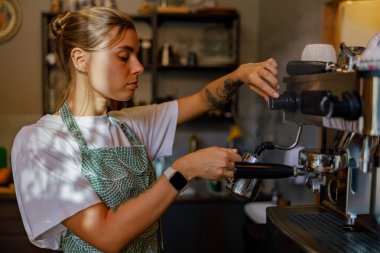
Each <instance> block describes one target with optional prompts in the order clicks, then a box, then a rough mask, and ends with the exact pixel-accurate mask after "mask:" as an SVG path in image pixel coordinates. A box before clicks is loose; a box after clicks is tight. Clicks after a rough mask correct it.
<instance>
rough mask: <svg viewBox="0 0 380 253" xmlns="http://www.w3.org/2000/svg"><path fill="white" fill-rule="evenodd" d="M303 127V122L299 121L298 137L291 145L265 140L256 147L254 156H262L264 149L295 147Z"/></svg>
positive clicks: (288, 148)
mask: <svg viewBox="0 0 380 253" xmlns="http://www.w3.org/2000/svg"><path fill="white" fill-rule="evenodd" d="M302 127H303V124H302V123H298V131H297V135H296V139H295V141H294V143H293V144H291V145H290V146H283V145H277V144H274V143H273V142H270V141H266V142H263V143H261V144H260V145H258V146H257V147H256V149H255V152H254V156H255V157H260V155H261V153H262V152H263V151H264V150H273V149H280V150H290V149H293V148H295V147H296V146H297V144H298V142H299V140H300V137H301V133H302Z"/></svg>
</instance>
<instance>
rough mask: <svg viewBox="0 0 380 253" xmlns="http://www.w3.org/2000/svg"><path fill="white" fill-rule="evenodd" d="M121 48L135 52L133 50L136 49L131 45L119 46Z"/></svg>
mask: <svg viewBox="0 0 380 253" xmlns="http://www.w3.org/2000/svg"><path fill="white" fill-rule="evenodd" d="M119 48H120V49H124V50H126V51H129V52H133V51H135V50H134V48H133V47H131V46H121V47H119Z"/></svg>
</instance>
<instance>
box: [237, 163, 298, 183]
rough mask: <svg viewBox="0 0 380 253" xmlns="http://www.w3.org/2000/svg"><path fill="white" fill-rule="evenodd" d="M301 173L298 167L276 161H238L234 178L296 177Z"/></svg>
mask: <svg viewBox="0 0 380 253" xmlns="http://www.w3.org/2000/svg"><path fill="white" fill-rule="evenodd" d="M300 174H304V173H300V171H299V169H298V168H297V167H292V166H288V165H284V164H275V163H246V162H236V163H235V170H234V178H235V179H237V178H249V179H253V178H261V179H272V178H287V177H294V176H297V175H300Z"/></svg>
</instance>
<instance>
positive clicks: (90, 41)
mask: <svg viewBox="0 0 380 253" xmlns="http://www.w3.org/2000/svg"><path fill="white" fill-rule="evenodd" d="M115 27H118V28H119V30H118V32H117V34H116V35H115V36H111V30H113V29H114V28H115ZM128 29H133V30H136V28H135V25H134V23H133V20H132V19H131V18H130V17H129V16H128V15H127V14H125V13H123V12H121V11H118V10H115V9H112V8H106V7H93V8H85V9H81V10H79V11H73V12H65V13H63V14H61V15H58V16H56V17H55V18H54V19H53V20H52V21H51V22H50V24H49V37H50V39H52V40H53V41H54V44H55V54H56V57H57V61H58V65H59V67H60V68H61V69H62V70H63V71H64V72H65V76H66V80H65V82H66V83H67V85H66V89H65V91H63V92H62V96H61V98H60V99H59V101H57V109H58V108H60V107H61V106H62V104H63V102H64V101H65V100H66V99H67V97H68V95H69V92H70V89H71V85H70V84H71V81H72V79H73V76H72V74H73V73H74V72H73V66H72V62H71V50H72V49H73V48H75V47H78V48H81V49H83V50H85V51H97V50H101V49H104V48H108V47H109V46H111V45H112V44H113V43H115V42H116V41H117V40H118V39H120V38H121V37H122V36H123V34H124V32H125V31H126V30H128Z"/></svg>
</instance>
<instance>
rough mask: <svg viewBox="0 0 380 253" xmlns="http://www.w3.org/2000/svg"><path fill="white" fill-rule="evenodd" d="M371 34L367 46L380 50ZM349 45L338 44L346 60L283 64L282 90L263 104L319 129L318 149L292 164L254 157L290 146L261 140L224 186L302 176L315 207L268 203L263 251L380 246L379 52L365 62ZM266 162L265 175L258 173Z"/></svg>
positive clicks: (356, 249)
mask: <svg viewBox="0 0 380 253" xmlns="http://www.w3.org/2000/svg"><path fill="white" fill-rule="evenodd" d="M377 37H378V38H377V39H378V40H377V42H376V43H372V44H374V45H373V47H374V48H375V49H376V50H377V51H376V54H379V50H380V34H378V35H377ZM378 49H379V50H378ZM354 50H355V48H353V47H351V48H349V47H347V46H346V45H345V44H344V43H342V45H341V53H344V54H345V55H346V56H347V59H348V61H347V63H348V64H347V65H345V66H343V65H336V64H332V63H321V62H300V61H299V62H289V63H288V65H287V73H288V74H289V76H287V77H285V78H284V83H285V85H286V87H285V91H284V92H283V93H282V94H281V95H280V97H279V98H277V99H271V100H270V102H269V107H270V109H271V110H282V111H283V115H284V119H285V121H286V122H294V123H297V124H298V125H299V127H300V129H301V128H302V126H303V125H314V126H317V127H320V128H321V130H322V131H321V133H322V135H321V139H322V141H321V143H322V144H321V147H318V148H307V149H303V150H301V151H300V152H299V165H298V166H294V167H291V166H285V165H273V164H272V165H271V164H260V163H258V156H259V154H260V152H262V151H263V150H266V149H275V148H280V149H287V148H288V149H289V148H292V147H294V146H295V145H291V146H289V147H281V146H278V145H277V146H276V145H274V144H273V143H269V144H268V143H266V144H264V145H261V150H260V151H259V152H255V154H254V155H253V157H254V158H256V159H252V157H251V158H249V157H248V158H249V159H246V160H245V161H243V163H241V164H237V165H236V169H235V179H234V182H230V183H229V184H227V188H228V189H230V190H231V191H233V192H235V193H237V194H239V195H242V193H244V194H243V196H244V195H245V196H247V194H246V193H245V192H244V191H242V190H241V189H240V188H242V186H243V183H244V184H245V185H248V183H250V184H251V186H252V185H254V183H253V181H249V179H251V180H252V179H255V180H256V181H255V183H256V184H257V182H258V179H257V176H258V178H261V179H262V178H273V177H275V176H273V175H275V174H276V175H278V176H277V177H278V178H280V177H287V176H297V175H299V174H303V175H306V176H307V180H306V184H305V190H312V191H313V192H314V193H315V196H316V197H315V200H316V201H315V205H307V206H306V205H305V206H287V207H269V208H267V241H268V242H269V243H267V245H268V252H371V253H372V252H380V144H379V139H380V58H379V59H376V60H375V61H372V62H371V61H369V62H366V60H365V59H366V58H360V57H361V56H360V54H361V53H363V50H362V48H361V49H360V54H355V52H354ZM372 52H374V51H372ZM364 53H365V51H364ZM364 53H363V54H364ZM369 55H370V56H372V55H374V54H373V53H372V54H369ZM360 59H361V62H360V61H359V60H360ZM363 59H364V60H363ZM322 65H325V67H323V68H321V66H322ZM300 132H301V131H300V130H299V134H300ZM299 134H298V135H297V140H296V141H295V143H294V144H296V143H297V142H298V139H299ZM244 157H246V155H245V156H243V158H244ZM299 166H301V167H299ZM267 167H271V168H272V169H273V173H272V176H271V174H265V173H262V172H264V171H265V169H268V168H267ZM249 168H250V169H249ZM256 170H259V172H257V171H256ZM279 171H281V173H278V172H279ZM264 174H265V175H264ZM239 187H240V188H239ZM235 188H236V189H235ZM246 188H249V187H248V186H246V187H245V188H244V189H246ZM251 188H252V187H251ZM234 190H235V191H234ZM249 197H251V196H250V195H249Z"/></svg>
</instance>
